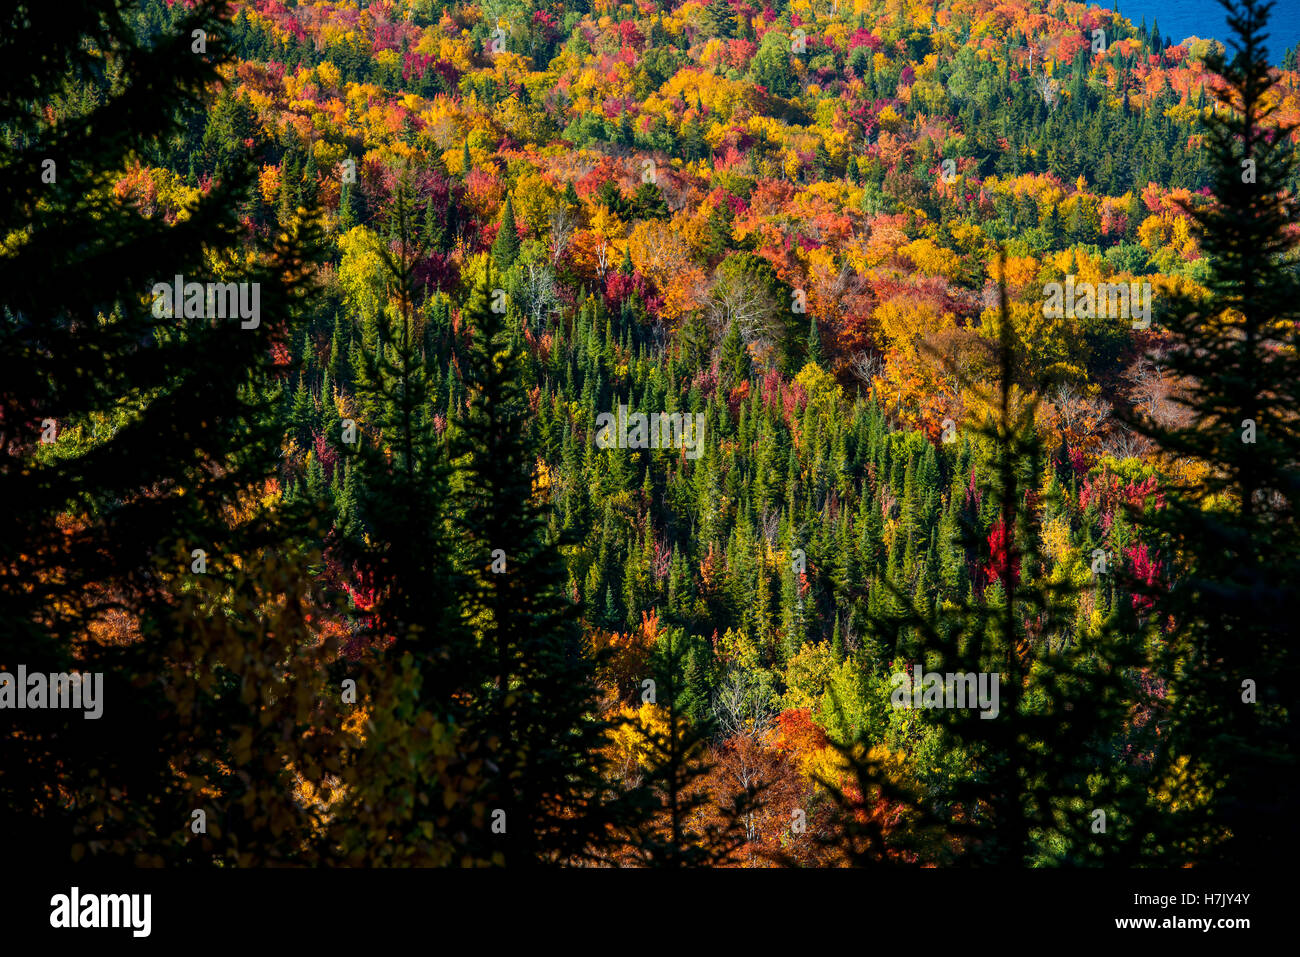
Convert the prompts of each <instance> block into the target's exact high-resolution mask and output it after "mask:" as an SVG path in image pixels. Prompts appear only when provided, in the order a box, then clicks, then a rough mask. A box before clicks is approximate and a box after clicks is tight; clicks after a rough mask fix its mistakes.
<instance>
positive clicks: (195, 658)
mask: <svg viewBox="0 0 1300 957" xmlns="http://www.w3.org/2000/svg"><path fill="white" fill-rule="evenodd" d="M222 7H223V5H222V4H219V3H209V2H197V3H195V4H193V5H190V6H186V7H182V8H179V9H177V10H175V11H173V17H174V22H173V23H172V24H171V25H170V27H169V29H167V30H165V31H163V32H162V33H160V34H158V35H144V34H141V33H138V32H137V30H136V26H135V25H136V23H137V18H136V16H135V12H136V11H135V9H134V6H133V5H132V4H129V3H126V2H120V3H109V4H96V5H75V4H74V5H72V6H66V5H60V6H50V5H41V4H25V5H20V6H14V5H9V6H8V7H6V10H5V12H4V13H3V14H0V16H3V17H4V19H5V22H4V23H3V25H2V26H0V54H2V56H0V74H2V77H3V84H4V88H5V90H6V96H5V98H4V100H3V103H0V130H2V131H3V136H4V140H5V143H6V149H4V150H3V151H0V221H3V222H4V223H5V224H6V229H7V230H17V232H13V233H10V234H9V237H8V240H7V242H6V243H5V244H4V247H3V251H2V252H0V277H3V285H2V286H0V489H3V492H4V494H5V495H6V496H8V498H7V501H8V502H9V507H7V508H6V509H5V510H4V515H3V519H0V522H2V523H3V529H2V530H0V654H2V655H3V662H2V664H3V666H4V670H5V671H7V672H10V673H12V672H13V671H14V669H15V666H16V665H18V664H23V665H25V666H26V667H27V668H28V669H30V670H31V671H32V672H36V671H41V672H45V673H51V672H55V673H57V672H69V671H79V672H82V673H86V674H94V673H100V674H102V675H103V676H104V683H103V686H102V688H101V689H100V695H101V698H100V701H101V704H102V708H103V710H102V716H101V717H100V718H99V719H97V720H90V721H87V720H85V719H84V718H83V716H82V714H81V713H80V712H77V713H73V712H71V711H69V710H67V709H37V710H32V711H27V712H24V713H23V715H24V717H23V722H24V723H23V726H22V727H21V728H20V729H14V728H10V727H8V725H7V726H6V730H5V731H4V732H3V733H2V734H0V763H2V764H3V767H4V768H5V772H4V774H3V780H2V781H0V828H2V829H3V831H4V833H5V834H6V835H8V836H9V838H10V841H11V843H10V845H9V849H10V852H11V853H13V854H14V855H15V856H16V857H15V859H23V858H26V859H46V860H49V859H51V858H52V857H53V859H56V860H58V859H63V860H66V859H67V856H68V855H69V854H70V853H71V854H73V855H76V856H83V855H90V854H95V853H104V854H110V855H122V856H126V857H128V858H129V859H133V860H137V861H148V862H152V863H164V862H167V861H179V860H185V859H205V855H206V859H208V860H210V859H211V858H212V856H217V855H220V856H225V857H227V858H228V859H231V860H235V861H239V860H247V859H249V857H250V856H251V858H253V859H256V860H260V861H265V860H267V859H269V858H272V857H276V856H279V857H280V859H286V858H287V857H288V856H291V855H292V853H294V852H293V851H292V850H290V849H291V848H292V846H293V842H294V840H295V839H296V838H297V837H300V836H301V835H302V834H303V832H302V830H301V829H300V827H299V825H298V824H294V825H293V826H292V828H291V829H290V832H288V833H286V834H285V837H284V843H282V844H279V845H278V846H276V845H277V842H276V841H274V840H272V839H271V838H269V837H267V836H266V834H265V833H264V834H263V835H262V836H261V837H260V838H253V837H252V836H251V834H250V832H251V830H253V828H254V822H255V820H256V819H257V818H258V816H259V815H260V814H262V813H263V812H266V813H267V814H272V813H274V814H280V813H282V812H284V811H285V809H286V807H287V805H286V803H285V797H286V795H287V791H285V790H283V789H281V790H280V791H279V792H278V793H277V794H272V793H270V792H271V791H273V790H274V789H275V788H276V787H277V786H279V785H282V784H283V781H282V779H281V775H282V774H283V767H282V766H273V767H272V768H271V770H268V767H267V765H265V763H264V762H263V761H262V757H263V756H259V757H258V759H257V761H256V764H257V765H260V766H261V767H260V769H259V768H257V767H254V766H253V762H251V761H250V760H249V757H250V755H249V753H248V752H244V751H242V744H240V743H239V742H241V740H242V739H243V734H244V732H245V731H246V730H247V731H248V732H249V735H250V736H249V738H248V739H247V741H248V742H252V741H256V742H257V744H258V746H259V747H261V746H267V745H269V744H270V742H271V741H272V740H279V739H278V738H276V737H275V735H271V736H269V737H268V736H266V735H263V734H261V733H259V732H258V730H257V728H256V727H255V726H256V723H257V719H256V717H253V716H251V714H250V712H251V711H252V710H253V709H250V708H249V707H247V705H248V702H247V701H240V699H239V695H238V691H237V690H235V691H233V692H232V690H231V689H232V685H233V687H234V688H235V689H237V688H238V686H239V683H240V675H241V674H246V675H249V676H250V681H252V682H255V681H256V680H257V679H256V678H255V677H251V676H254V675H266V676H268V680H274V681H276V682H279V681H282V680H283V681H285V682H286V685H287V692H286V693H287V695H288V697H285V698H283V699H281V705H283V706H284V707H283V708H282V707H277V708H276V709H275V712H274V714H272V713H270V712H268V714H267V716H266V717H267V722H268V723H267V724H265V725H262V726H261V727H262V728H263V729H265V728H267V727H270V726H271V725H270V722H272V721H273V720H277V721H278V720H279V719H280V718H284V720H285V721H286V722H287V724H286V725H278V724H277V725H275V727H276V728H277V733H278V732H279V731H284V730H285V729H286V728H287V729H288V732H289V735H288V738H287V739H292V740H293V741H294V742H297V743H303V742H301V741H300V738H301V733H300V732H301V731H303V730H304V725H305V724H306V713H305V711H303V710H299V709H298V707H297V705H296V704H295V705H292V706H291V705H290V701H291V700H292V701H294V702H298V703H301V700H302V699H300V698H298V697H297V695H298V693H299V692H300V691H308V689H310V688H311V687H312V685H313V683H314V682H316V681H317V680H318V679H319V678H320V675H321V672H320V670H319V667H320V660H319V659H318V658H316V657H314V656H312V655H309V656H306V657H309V658H311V661H307V660H306V657H304V656H301V655H298V654H297V652H296V651H295V649H294V647H293V641H294V639H295V637H297V638H304V635H303V630H302V628H301V616H300V615H299V610H300V608H301V605H300V604H299V603H298V602H297V601H296V599H295V598H294V597H292V596H290V597H286V598H285V602H286V605H285V606H284V607H285V608H286V609H287V610H286V611H285V617H283V618H282V617H280V615H279V614H278V613H272V610H271V608H272V605H273V604H274V603H275V601H276V599H275V598H274V595H275V593H276V591H277V590H279V592H280V594H282V595H283V594H285V592H284V588H285V585H286V582H285V581H284V580H283V579H282V578H281V577H280V575H279V573H278V572H273V571H272V570H271V569H270V568H269V565H268V564H267V557H268V553H269V552H271V551H274V550H275V549H277V548H281V549H282V550H283V553H284V555H285V559H286V564H291V563H294V562H297V561H298V560H299V558H300V557H301V556H300V554H299V553H298V551H297V549H296V548H295V547H294V546H293V544H292V543H286V542H285V541H284V540H283V538H282V537H281V536H283V535H284V534H285V530H284V527H283V526H281V525H280V524H279V523H278V522H277V521H275V520H274V519H273V517H272V516H268V515H267V514H266V512H265V510H263V509H260V508H258V507H256V501H257V498H258V497H259V496H260V495H261V494H262V490H264V489H265V487H266V483H267V482H268V480H269V479H270V478H271V476H272V475H273V473H274V468H275V461H276V452H277V450H278V447H279V441H280V435H279V434H278V433H279V431H280V425H281V424H282V419H281V417H280V416H279V415H277V414H276V410H275V408H274V407H273V406H272V404H271V402H270V401H268V398H269V397H271V396H273V395H274V394H275V393H276V392H277V391H278V389H279V388H280V387H281V384H280V383H279V382H278V381H277V379H276V376H277V375H278V374H279V373H277V372H276V370H275V369H274V368H273V367H272V365H271V360H270V354H271V345H272V343H274V342H277V341H283V339H284V338H285V337H286V336H287V334H288V333H287V329H288V326H289V324H290V323H291V322H293V321H295V320H296V319H298V318H300V317H301V309H300V307H299V296H300V294H301V293H302V291H303V288H304V284H303V279H304V276H305V275H306V273H307V271H308V270H309V268H310V253H311V250H312V247H313V245H314V242H315V237H316V234H317V228H316V224H315V217H314V214H312V213H310V212H308V213H306V214H305V215H304V214H302V212H301V211H300V212H299V214H298V215H295V216H294V217H293V222H291V223H290V224H289V228H288V229H287V231H286V236H285V237H284V239H283V241H281V242H279V243H278V244H277V245H276V246H275V247H266V246H259V247H254V248H253V249H251V252H252V253H253V255H252V256H251V257H246V256H244V255H242V254H241V253H242V252H243V251H245V250H247V247H245V246H243V241H244V237H245V230H244V228H243V225H242V224H241V223H240V222H239V218H238V217H239V211H240V210H241V208H243V207H244V206H245V197H246V196H247V195H248V194H249V191H250V186H251V184H252V179H253V172H252V168H251V164H250V163H249V162H248V157H247V156H245V155H243V154H242V152H241V151H242V150H243V148H244V147H243V143H242V141H241V142H239V143H238V144H237V145H236V146H234V147H232V148H230V149H229V150H224V149H223V150H222V151H221V153H220V159H219V161H218V162H217V163H216V168H215V172H216V174H217V178H216V179H215V180H214V182H213V184H212V188H211V190H210V191H209V192H207V193H206V194H205V195H203V196H202V197H201V198H200V199H199V200H198V202H197V203H196V204H195V205H194V207H193V208H192V209H191V210H190V211H189V215H188V217H187V218H185V219H184V220H183V221H177V222H176V223H174V224H168V223H166V222H164V220H163V219H162V218H161V217H156V218H147V217H144V216H142V215H140V213H139V211H138V210H137V209H135V208H134V207H133V206H132V205H131V204H129V203H124V202H120V201H118V199H117V198H116V197H115V196H114V195H113V189H112V187H113V185H114V182H115V180H116V177H117V176H119V175H120V172H121V171H122V170H123V169H126V168H128V166H129V165H130V162H131V160H132V158H133V157H136V156H139V155H142V154H148V152H149V151H150V150H152V149H154V148H155V147H156V146H157V145H158V144H160V143H166V142H170V140H171V137H173V136H175V135H177V134H178V133H179V132H180V131H181V130H182V129H183V128H184V127H185V124H186V122H187V121H189V120H190V119H192V118H193V116H194V115H195V114H196V113H198V112H200V111H202V110H203V108H204V106H205V104H206V103H207V102H208V101H207V99H206V97H207V91H209V90H211V89H213V88H215V85H216V82H217V79H218V68H219V67H221V66H222V65H223V63H224V62H225V54H224V53H223V50H224V49H226V46H225V33H224V31H225V27H224V26H223V23H222V21H221V19H220V13H221V9H222ZM195 30H203V31H205V32H206V35H207V38H208V44H207V51H208V52H207V53H204V54H198V53H195V52H193V49H192V44H193V39H192V36H191V34H192V32H193V31H195ZM142 78H143V79H142ZM69 90H78V91H83V90H93V91H95V95H94V96H93V97H91V98H89V99H88V100H86V101H85V102H86V103H87V104H88V105H87V108H86V109H85V110H81V111H78V110H64V111H59V112H53V111H49V110H48V107H49V104H50V103H51V102H54V101H56V100H58V99H59V98H60V97H61V96H62V95H63V94H65V93H66V92H67V91H69ZM225 102H226V103H227V109H228V111H229V113H230V114H232V115H233V114H234V113H237V112H238V110H237V109H236V108H235V105H234V101H232V100H229V99H228V100H226V101H225ZM223 260H228V261H229V262H231V263H247V264H249V265H243V266H239V267H233V266H232V267H230V268H229V271H224V272H223V273H221V274H214V272H215V271H216V267H214V266H213V263H216V262H221V261H223ZM176 276H181V277H182V278H181V280H180V281H181V282H182V284H183V285H184V284H189V283H196V284H201V285H200V286H199V287H197V288H198V289H199V291H197V292H193V293H192V294H186V295H182V296H180V297H179V299H180V301H179V302H178V301H175V300H176V298H178V297H176V296H175V282H176V279H175V277H176ZM215 281H222V282H225V281H229V282H232V283H247V284H248V285H247V286H246V287H245V291H246V297H245V299H244V305H245V306H246V307H247V311H248V313H249V315H248V316H247V317H242V316H241V315H238V314H236V315H227V316H226V318H224V319H223V318H220V317H219V313H218V312H217V308H216V303H214V302H213V301H212V300H210V299H207V298H206V297H205V295H204V293H203V291H202V285H205V284H206V283H208V282H215ZM253 290H256V296H257V298H256V299H254V298H253ZM222 305H223V306H227V307H229V308H231V309H232V310H234V309H237V306H232V305H231V303H230V302H229V300H228V299H227V300H226V301H225V302H224V303H222ZM232 513H233V514H232ZM241 566H242V568H243V570H241ZM290 578H292V574H291V575H290ZM290 590H291V591H293V589H290ZM200 593H201V594H202V595H203V596H205V602H206V603H205V604H204V606H203V608H202V609H201V610H198V608H197V606H198V604H200V602H199V601H198V600H197V599H196V598H195V596H197V595H199V594H200ZM297 594H298V595H301V591H300V590H299V591H297ZM259 603H262V604H261V605H260V607H262V608H263V609H264V610H265V611H266V612H267V621H268V622H269V621H272V620H273V621H275V622H278V623H279V624H278V625H267V627H275V628H276V632H275V633H274V634H271V633H269V632H266V631H263V630H262V628H263V625H262V624H261V623H257V624H254V623H253V621H252V616H249V615H247V614H246V613H247V610H248V609H249V608H251V607H257V606H259ZM211 615H215V616H217V619H216V621H215V622H213V626H212V628H210V629H208V630H207V631H206V636H207V637H211V638H212V640H211V641H207V640H205V639H204V638H203V637H196V635H195V634H194V630H195V628H196V627H199V626H202V624H203V623H205V622H206V621H207V616H211ZM295 616H298V617H297V619H296V624H295ZM258 621H259V622H260V621H261V619H259V620H258ZM196 622H197V623H198V625H196ZM281 625H282V626H283V627H280V626H281ZM187 639H189V643H188V644H186V641H187ZM263 669H270V670H269V671H265V670H263ZM272 673H273V674H274V675H275V678H274V679H269V675H270V674H272ZM127 676H131V677H132V678H133V679H134V681H135V682H136V683H135V684H134V685H132V684H131V682H130V681H129V680H128V678H127ZM299 679H301V683H298V680H299ZM249 686H250V687H255V685H254V684H250V685H249ZM268 687H270V685H268ZM310 693H311V696H312V697H313V698H314V700H316V701H319V695H318V694H317V693H316V692H310ZM223 694H224V695H230V697H229V698H227V700H226V701H225V702H221V703H219V701H220V699H221V697H222V696H223ZM286 709H287V710H286ZM6 713H7V714H9V715H11V716H12V715H13V714H14V712H11V711H10V712H6ZM250 718H251V720H252V725H253V726H250V725H249V723H248V722H249V720H250ZM27 722H31V723H30V724H28V723H27ZM287 739H286V740H287ZM328 739H329V736H328V735H325V734H322V735H321V737H320V738H318V739H317V741H316V742H315V744H314V745H305V750H303V751H300V752H298V754H297V757H298V758H301V759H303V763H302V765H301V767H302V769H303V770H304V771H305V772H307V773H308V775H313V774H314V773H315V772H313V771H312V770H311V769H310V768H309V767H308V765H309V763H310V761H309V757H308V755H307V753H306V751H307V750H311V749H312V748H314V747H315V746H316V745H324V744H325V743H326V742H327V740H328ZM290 750H292V748H290V749H289V750H286V749H284V748H281V749H280V750H279V751H278V752H276V753H278V754H280V755H281V756H283V757H284V758H285V759H286V760H289V759H290V754H289V751H290ZM198 765H202V767H201V769H198V768H197V766H198ZM316 767H317V768H319V764H317V765H316ZM190 772H193V773H190ZM245 775H246V776H245ZM317 780H319V778H317ZM196 782H197V783H196ZM203 788H207V789H208V790H207V791H206V792H205V793H207V794H209V795H210V796H211V798H212V800H213V801H214V802H216V803H218V804H219V805H220V806H221V808H223V809H225V810H226V811H228V812H229V814H230V816H229V817H228V818H226V819H225V821H224V823H225V824H226V825H227V826H228V828H229V830H230V832H231V835H232V841H231V842H228V843H227V844H226V845H224V847H223V848H221V849H212V848H209V849H208V850H206V851H205V850H204V849H203V848H199V847H195V846H192V845H190V844H189V843H188V842H187V841H186V840H185V839H184V838H185V836H186V834H187V831H186V826H187V822H188V819H189V813H190V811H189V809H190V808H195V807H200V806H201V805H200V804H198V803H195V802H196V801H198V800H199V798H198V794H199V791H200V789H203ZM268 789H269V790H268ZM273 805H274V807H275V808H276V810H275V811H274V812H272V810H271V809H272V806H273ZM282 823H283V819H282V818H280V819H278V820H277V825H276V826H277V828H279V827H280V825H281V824H282ZM250 840H257V841H258V847H257V848H256V849H254V848H253V847H251V846H250V844H248V843H247V842H248V841H250ZM238 842H244V843H243V844H242V848H241V847H239V846H238ZM300 849H301V848H299V850H300ZM28 853H30V854H31V856H30V857H28V856H27V855H28Z"/></svg>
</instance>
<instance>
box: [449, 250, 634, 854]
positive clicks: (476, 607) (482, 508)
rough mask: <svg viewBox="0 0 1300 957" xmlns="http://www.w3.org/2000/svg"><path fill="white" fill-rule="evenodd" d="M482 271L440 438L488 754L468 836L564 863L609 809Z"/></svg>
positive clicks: (587, 691)
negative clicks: (455, 395)
mask: <svg viewBox="0 0 1300 957" xmlns="http://www.w3.org/2000/svg"><path fill="white" fill-rule="evenodd" d="M490 283H491V276H490V275H489V277H488V278H487V279H486V280H485V284H481V285H479V286H478V287H477V288H476V289H475V290H474V291H473V294H472V297H471V299H470V301H469V303H468V304H467V305H466V307H465V316H466V319H467V320H468V322H469V325H470V327H471V328H472V330H473V346H472V348H471V353H470V357H469V361H468V362H467V363H466V386H467V388H468V392H469V402H468V413H467V417H466V418H465V419H464V420H463V422H462V423H461V433H460V435H459V437H458V439H457V441H456V443H455V449H454V454H455V456H456V465H457V476H456V485H457V487H456V490H455V498H456V502H457V515H456V519H455V527H456V530H457V532H458V535H459V540H460V546H461V547H460V558H459V560H460V563H461V567H462V568H463V571H464V574H465V579H466V584H465V587H464V589H463V590H462V592H461V598H462V601H461V609H462V615H463V618H464V621H465V624H466V626H467V627H468V628H470V629H471V630H472V631H473V634H474V636H475V641H476V645H475V648H476V652H475V658H474V669H475V673H476V674H478V675H479V676H480V683H479V685H478V687H477V689H476V691H475V693H474V694H473V696H472V699H471V700H470V701H469V702H468V708H469V714H468V715H467V716H466V719H465V720H466V724H467V726H468V727H470V728H472V729H473V730H474V732H475V736H476V738H477V740H480V741H482V742H484V745H485V751H484V752H483V757H485V758H487V759H489V760H490V761H491V762H492V765H493V767H494V768H495V771H494V772H493V774H492V775H491V777H490V779H489V782H488V790H487V793H486V795H485V797H484V798H483V800H484V801H485V802H486V806H487V807H488V808H489V809H490V812H491V814H492V815H494V817H493V821H494V823H498V825H499V827H498V829H493V830H492V831H491V832H490V833H483V834H482V835H481V836H480V840H481V841H482V842H483V844H484V846H486V847H487V848H489V849H490V850H491V851H492V853H493V854H494V855H498V856H499V857H498V859H499V860H501V861H502V862H503V863H504V864H506V865H522V866H528V865H535V864H544V863H552V864H554V863H574V862H580V861H584V860H590V859H593V858H595V857H598V856H599V855H600V854H601V853H602V849H603V848H604V845H605V842H606V841H607V836H608V833H609V831H608V828H609V827H610V826H611V824H612V823H613V821H614V818H613V816H612V813H611V811H610V802H609V801H608V800H607V798H608V794H607V786H606V784H605V783H604V781H603V779H602V778H601V776H600V774H599V773H598V769H597V767H596V765H595V755H597V754H598V753H599V752H600V751H601V749H602V747H603V746H604V741H605V735H606V727H605V725H604V724H603V723H602V722H601V721H599V720H598V719H597V718H596V715H595V702H596V689H595V686H594V683H593V682H594V664H593V661H592V660H591V658H590V656H589V655H588V653H587V649H586V648H585V647H584V644H583V642H582V640H581V633H580V629H579V626H578V616H577V611H578V609H577V607H576V606H575V605H573V604H572V602H571V601H570V599H569V597H568V596H567V595H566V594H565V582H566V578H567V575H566V572H565V568H564V564H563V562H562V560H561V558H560V555H559V552H558V551H557V548H556V544H555V543H554V542H552V541H550V540H549V539H548V532H547V526H546V522H545V520H544V515H543V511H542V508H541V505H540V504H539V502H538V501H537V499H536V496H535V494H534V491H533V487H532V474H533V469H534V467H535V462H536V456H535V452H534V450H533V447H532V439H531V435H530V430H529V426H528V415H529V413H528V401H527V396H526V393H525V391H524V384H523V382H522V381H521V378H520V362H521V359H520V355H519V340H518V339H517V338H516V337H512V336H511V335H510V333H509V331H508V330H507V328H506V327H505V324H504V322H503V318H502V316H501V315H500V314H498V313H496V312H495V311H493V310H492V309H490V308H489V307H488V288H489V286H490ZM498 812H500V813H499V814H498ZM500 826H503V827H504V830H500V829H499V828H500Z"/></svg>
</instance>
